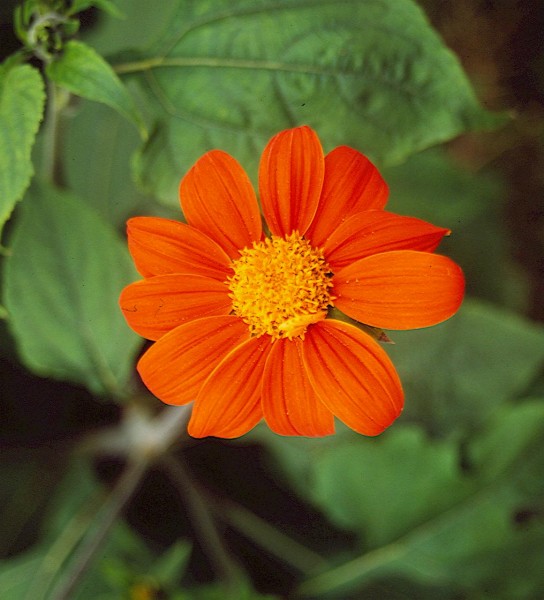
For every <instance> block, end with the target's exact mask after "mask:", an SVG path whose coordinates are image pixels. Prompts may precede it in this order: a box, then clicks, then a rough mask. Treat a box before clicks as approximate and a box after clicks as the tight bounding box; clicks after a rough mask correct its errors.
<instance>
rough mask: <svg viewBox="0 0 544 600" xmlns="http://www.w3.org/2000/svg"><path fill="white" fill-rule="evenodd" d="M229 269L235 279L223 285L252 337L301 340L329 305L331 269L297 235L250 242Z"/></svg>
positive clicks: (330, 299) (320, 256)
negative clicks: (250, 245)
mask: <svg viewBox="0 0 544 600" xmlns="http://www.w3.org/2000/svg"><path fill="white" fill-rule="evenodd" d="M232 266H233V269H234V275H232V276H231V277H229V278H228V281H227V284H228V286H229V289H230V291H231V293H230V297H231V299H232V309H233V311H234V314H236V315H238V316H239V317H241V318H242V319H243V320H244V322H245V323H247V324H248V326H249V329H250V332H251V334H252V335H254V336H257V337H258V336H261V335H263V334H265V333H266V334H268V335H270V336H272V337H273V338H275V339H278V338H288V339H293V338H294V337H301V338H304V333H305V332H306V329H307V328H308V326H309V325H311V324H312V323H317V322H318V321H322V320H323V319H324V318H325V316H326V314H327V307H328V306H329V305H330V304H331V303H332V300H333V298H332V296H331V295H330V291H329V290H330V288H331V286H332V281H331V270H330V268H329V266H328V264H327V263H326V262H325V258H324V256H323V251H322V250H321V249H319V248H313V247H312V246H311V245H310V244H309V243H308V241H307V240H305V239H304V238H303V237H302V236H301V235H299V234H298V233H297V232H296V231H295V232H293V233H292V234H291V235H288V236H286V237H285V238H280V237H277V236H274V235H273V236H272V237H271V238H266V239H265V240H264V241H263V242H254V243H253V247H252V248H244V250H242V251H241V253H240V258H238V259H236V260H235V261H233V265H232Z"/></svg>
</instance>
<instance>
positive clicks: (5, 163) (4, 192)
mask: <svg viewBox="0 0 544 600" xmlns="http://www.w3.org/2000/svg"><path fill="white" fill-rule="evenodd" d="M44 104H45V92H44V85H43V80H42V78H41V75H40V73H39V71H38V70H37V69H35V68H33V67H31V66H29V65H17V64H14V63H13V62H12V61H7V62H5V63H3V64H2V65H0V231H1V230H2V227H3V225H4V223H5V222H6V221H7V220H8V218H9V216H10V214H11V212H12V210H13V207H14V206H15V203H16V202H17V201H18V200H20V199H21V198H22V197H23V194H24V192H25V190H26V188H27V187H28V185H29V183H30V179H31V177H32V174H33V173H34V168H33V165H32V160H31V150H32V146H33V145H34V140H35V137H36V133H37V132H38V127H39V124H40V122H41V120H42V115H43V109H44Z"/></svg>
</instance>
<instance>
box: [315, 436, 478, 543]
mask: <svg viewBox="0 0 544 600" xmlns="http://www.w3.org/2000/svg"><path fill="white" fill-rule="evenodd" d="M316 463H317V464H316V465H315V466H314V467H313V471H314V477H315V481H314V488H315V493H314V499H315V501H316V502H317V504H318V505H319V506H324V507H326V508H327V513H328V514H329V516H331V517H333V519H334V521H335V522H336V523H337V524H339V525H341V526H342V527H344V528H346V529H355V530H357V531H363V533H364V539H365V542H366V543H367V544H368V545H369V546H370V547H372V548H374V547H378V546H380V545H383V544H385V543H388V542H390V541H391V540H394V539H396V538H398V537H400V536H401V535H403V534H406V533H408V532H409V531H410V530H411V529H412V528H413V527H415V526H417V525H419V524H421V523H423V522H424V521H425V520H427V519H432V518H433V517H435V516H437V515H439V514H441V513H442V512H444V511H445V510H447V509H448V508H450V507H452V506H454V505H455V504H457V503H458V502H459V501H460V499H462V498H463V497H465V496H466V495H467V491H468V488H467V482H466V481H464V480H463V477H462V474H461V473H460V472H459V467H458V455H457V447H456V446H455V444H453V443H451V442H432V443H431V442H430V441H429V440H428V439H427V438H426V436H425V434H424V432H423V431H421V430H420V429H417V428H416V427H401V426H399V427H398V428H395V427H392V428H391V429H389V430H388V431H387V432H386V433H384V434H382V435H381V436H380V437H379V438H376V439H364V438H360V437H359V438H355V439H353V440H351V441H350V442H345V443H343V444H339V445H338V446H336V447H335V448H331V449H330V450H329V451H328V452H324V453H323V454H322V455H321V456H320V457H318V459H317V461H316ZM393 487H394V488H395V489H397V490H399V493H394V490H393V489H392V488H393Z"/></svg>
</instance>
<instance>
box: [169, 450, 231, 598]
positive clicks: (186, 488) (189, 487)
mask: <svg viewBox="0 0 544 600" xmlns="http://www.w3.org/2000/svg"><path fill="white" fill-rule="evenodd" d="M161 464H162V466H163V467H164V469H165V471H166V473H167V474H168V476H169V477H170V479H171V480H172V482H173V483H174V484H175V485H176V487H177V488H178V490H179V492H180V494H181V496H182V497H183V500H184V501H185V505H186V507H187V510H188V511H189V514H190V517H191V523H192V525H193V527H194V528H195V532H196V535H197V536H198V539H199V541H200V543H201V544H202V547H203V549H204V552H205V554H206V556H207V557H208V559H209V560H210V562H211V563H212V566H213V567H214V569H215V571H216V572H217V574H218V576H219V578H220V579H221V580H222V581H223V582H224V583H225V585H226V587H227V588H228V589H232V590H233V591H234V590H235V589H237V588H238V585H239V583H240V581H241V579H242V577H241V575H242V571H241V569H240V567H239V566H238V564H237V563H236V562H235V561H234V560H233V559H232V556H231V555H230V553H229V551H228V550H227V548H226V547H225V545H224V543H223V540H222V539H221V536H220V535H219V533H218V532H217V527H216V524H215V522H214V520H213V517H212V516H211V514H210V512H209V511H208V509H207V506H206V504H207V498H205V497H204V496H203V494H202V493H201V491H200V490H199V488H198V487H197V484H196V483H195V482H194V481H193V479H192V476H191V474H190V473H189V470H188V469H187V467H186V466H185V464H184V462H183V459H182V458H179V457H176V458H174V457H173V456H171V455H170V456H168V455H167V456H164V457H163V458H162V460H161Z"/></svg>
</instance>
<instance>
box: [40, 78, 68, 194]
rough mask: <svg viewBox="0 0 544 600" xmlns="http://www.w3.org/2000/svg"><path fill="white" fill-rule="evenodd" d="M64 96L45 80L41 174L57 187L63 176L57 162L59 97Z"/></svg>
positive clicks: (60, 184)
mask: <svg viewBox="0 0 544 600" xmlns="http://www.w3.org/2000/svg"><path fill="white" fill-rule="evenodd" d="M62 94H64V92H62V91H61V90H59V89H58V88H57V86H56V85H55V83H53V82H52V81H51V80H50V79H48V80H47V108H46V113H45V121H44V125H43V146H42V166H41V174H42V178H43V179H44V180H45V181H49V182H51V183H53V184H56V185H58V186H62V184H63V174H62V169H61V163H60V160H59V145H60V144H59V142H60V115H61V110H62V106H63V105H64V104H65V102H64V101H62V102H61V95H62Z"/></svg>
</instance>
